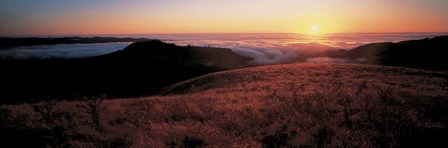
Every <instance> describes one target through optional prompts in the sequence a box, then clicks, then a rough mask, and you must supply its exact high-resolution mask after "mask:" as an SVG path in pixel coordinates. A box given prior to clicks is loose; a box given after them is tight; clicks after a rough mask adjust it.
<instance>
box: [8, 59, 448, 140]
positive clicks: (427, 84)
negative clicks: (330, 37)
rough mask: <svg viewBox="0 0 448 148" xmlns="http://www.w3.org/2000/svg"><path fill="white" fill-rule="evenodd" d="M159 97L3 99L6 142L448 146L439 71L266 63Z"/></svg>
mask: <svg viewBox="0 0 448 148" xmlns="http://www.w3.org/2000/svg"><path fill="white" fill-rule="evenodd" d="M179 74H180V73H179ZM128 76H129V75H128ZM117 79H118V78H117ZM163 94H164V96H152V97H143V98H129V99H118V100H103V101H101V100H100V99H97V98H89V100H85V101H74V102H66V101H62V102H42V103H38V104H22V105H3V106H0V142H1V143H2V144H5V145H8V144H13V145H15V146H18V147H30V146H31V147H198V146H205V147H447V146H448V141H447V140H446V139H447V138H448V74H446V73H441V72H433V71H424V70H416V69H409V68H399V67H389V66H375V65H361V64H284V65H270V66H260V67H253V68H243V69H237V70H230V71H224V72H217V73H212V74H207V75H203V76H200V77H196V78H194V79H190V80H187V81H183V82H180V83H177V84H175V85H172V86H170V87H167V88H166V89H165V91H164V93H163ZM103 99H104V98H103ZM2 140H3V141H2Z"/></svg>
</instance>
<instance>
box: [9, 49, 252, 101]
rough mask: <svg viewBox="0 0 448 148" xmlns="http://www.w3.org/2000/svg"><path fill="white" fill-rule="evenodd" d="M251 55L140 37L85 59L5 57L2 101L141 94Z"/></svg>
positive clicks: (243, 61)
mask: <svg viewBox="0 0 448 148" xmlns="http://www.w3.org/2000/svg"><path fill="white" fill-rule="evenodd" d="M217 55H219V56H220V57H221V58H215V57H216V56H217ZM250 60H251V59H250V58H247V57H243V56H240V55H238V54H236V53H233V52H232V51H231V50H230V49H224V48H204V47H192V46H188V47H182V46H176V45H174V44H167V43H163V42H161V41H141V42H136V43H133V44H131V45H129V46H128V47H126V48H125V49H123V50H120V51H117V52H114V53H110V54H106V55H102V56H98V57H91V58H83V59H40V60H38V59H29V60H15V59H4V60H0V70H1V71H2V75H3V76H2V77H0V81H1V82H2V83H1V84H0V89H1V90H2V91H1V92H0V98H1V100H0V103H21V102H27V101H28V102H29V101H31V102H33V101H41V100H46V98H48V97H50V98H61V99H69V100H70V99H73V98H75V97H78V96H90V95H97V94H105V95H107V96H111V97H137V96H142V95H147V94H151V93H153V92H157V91H158V90H159V89H160V88H162V87H166V86H168V85H170V84H173V83H176V82H179V81H182V80H186V79H189V78H192V77H196V76H199V75H202V74H206V73H210V72H216V71H222V70H227V69H235V68H240V67H242V66H247V65H246V64H247V62H248V61H250Z"/></svg>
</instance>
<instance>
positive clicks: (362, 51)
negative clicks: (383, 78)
mask: <svg viewBox="0 0 448 148" xmlns="http://www.w3.org/2000/svg"><path fill="white" fill-rule="evenodd" d="M318 56H327V57H334V58H350V59H352V60H353V59H357V58H366V61H365V62H363V63H365V64H379V65H389V66H400V67H409V68H418V69H427V70H447V69H448V58H447V57H448V36H440V37H434V38H426V39H421V40H410V41H402V42H398V43H373V44H367V45H363V46H359V47H357V48H354V49H352V50H337V51H326V52H324V53H322V54H320V55H318Z"/></svg>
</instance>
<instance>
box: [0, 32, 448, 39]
mask: <svg viewBox="0 0 448 148" xmlns="http://www.w3.org/2000/svg"><path fill="white" fill-rule="evenodd" d="M413 33H416V34H418V33H434V34H444V33H447V34H448V32H332V33H319V34H413ZM226 34H229V35H231V34H233V35H238V34H310V33H303V32H251V33H243V32H242V33H237V32H230V33H135V34H133V33H129V34H128V33H123V34H50V35H9V36H5V35H0V37H1V38H8V37H52V36H55V37H76V36H89V37H95V36H102V37H104V36H124V35H226Z"/></svg>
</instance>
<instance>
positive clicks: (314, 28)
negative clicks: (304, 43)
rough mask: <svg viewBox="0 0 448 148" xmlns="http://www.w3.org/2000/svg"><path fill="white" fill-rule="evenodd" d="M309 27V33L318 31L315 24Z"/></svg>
mask: <svg viewBox="0 0 448 148" xmlns="http://www.w3.org/2000/svg"><path fill="white" fill-rule="evenodd" d="M310 29H311V33H318V32H319V26H317V25H312V26H311V28H310Z"/></svg>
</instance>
